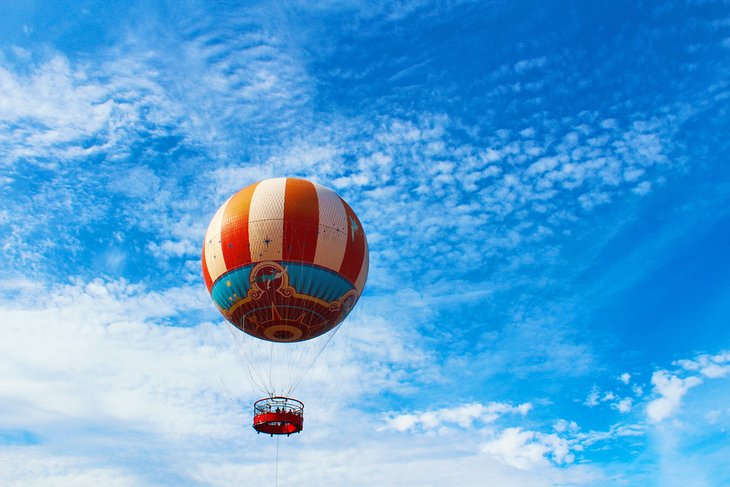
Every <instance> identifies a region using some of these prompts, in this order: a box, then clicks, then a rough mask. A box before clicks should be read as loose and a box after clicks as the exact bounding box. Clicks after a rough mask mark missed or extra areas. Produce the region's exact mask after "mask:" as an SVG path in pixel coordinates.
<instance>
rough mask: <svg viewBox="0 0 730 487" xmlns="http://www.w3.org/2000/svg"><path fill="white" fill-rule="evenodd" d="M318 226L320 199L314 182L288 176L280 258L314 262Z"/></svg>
mask: <svg viewBox="0 0 730 487" xmlns="http://www.w3.org/2000/svg"><path fill="white" fill-rule="evenodd" d="M318 229H319V202H318V200H317V190H316V188H315V187H314V184H312V183H310V182H309V181H305V180H303V179H295V178H287V180H286V189H285V193H284V245H283V248H282V259H283V260H294V261H302V262H308V263H311V262H313V261H314V254H315V252H316V250H317V234H318Z"/></svg>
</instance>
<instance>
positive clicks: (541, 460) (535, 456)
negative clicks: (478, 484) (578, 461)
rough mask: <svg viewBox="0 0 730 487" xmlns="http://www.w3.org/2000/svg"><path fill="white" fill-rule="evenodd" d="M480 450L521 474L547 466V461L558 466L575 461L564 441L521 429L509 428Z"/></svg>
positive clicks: (553, 436) (550, 435)
mask: <svg viewBox="0 0 730 487" xmlns="http://www.w3.org/2000/svg"><path fill="white" fill-rule="evenodd" d="M481 448H482V451H483V452H484V453H487V454H489V455H491V456H493V457H494V458H496V459H497V460H499V461H500V462H502V463H505V464H507V465H511V466H513V467H516V468H519V469H522V470H526V469H530V468H533V467H536V466H544V465H547V464H548V460H547V457H549V458H550V459H551V460H552V461H553V462H555V463H557V464H565V463H572V462H573V461H574V460H575V456H574V455H573V454H572V453H570V446H569V444H568V441H567V440H565V439H564V438H560V437H559V436H557V435H555V434H542V433H537V432H535V431H523V430H522V429H521V428H506V429H504V430H502V431H501V433H500V434H499V435H498V436H497V437H496V438H494V439H493V440H490V441H488V442H486V443H484V444H482V447H481Z"/></svg>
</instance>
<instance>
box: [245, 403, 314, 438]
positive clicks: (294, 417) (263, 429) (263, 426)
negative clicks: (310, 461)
mask: <svg viewBox="0 0 730 487" xmlns="http://www.w3.org/2000/svg"><path fill="white" fill-rule="evenodd" d="M303 427H304V403H302V402H301V401H298V400H296V399H292V398H290V397H283V396H274V397H266V398H264V399H259V400H258V401H256V402H255V403H254V405H253V429H255V430H256V431H257V432H258V433H264V434H267V435H271V436H274V435H286V436H289V435H291V434H292V433H299V432H300V431H302V428H303Z"/></svg>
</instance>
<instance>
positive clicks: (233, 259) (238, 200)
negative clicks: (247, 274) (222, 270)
mask: <svg viewBox="0 0 730 487" xmlns="http://www.w3.org/2000/svg"><path fill="white" fill-rule="evenodd" d="M257 185H258V183H254V184H252V185H250V186H248V187H246V188H244V189H242V190H241V191H239V192H238V193H236V194H234V195H233V197H232V198H231V200H230V201H229V202H228V205H227V206H226V210H225V212H224V213H223V222H222V225H221V245H222V247H223V258H224V259H225V261H226V268H227V269H228V270H231V269H235V268H236V267H240V266H242V265H246V264H250V263H251V248H250V243H249V241H248V214H249V210H250V208H251V198H252V197H253V192H254V190H255V189H256V186H257Z"/></svg>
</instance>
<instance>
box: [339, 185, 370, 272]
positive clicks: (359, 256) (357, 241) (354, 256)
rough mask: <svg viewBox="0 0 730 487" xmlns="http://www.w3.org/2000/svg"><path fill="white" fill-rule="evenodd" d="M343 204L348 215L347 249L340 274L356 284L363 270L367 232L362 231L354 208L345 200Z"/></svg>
mask: <svg viewBox="0 0 730 487" xmlns="http://www.w3.org/2000/svg"><path fill="white" fill-rule="evenodd" d="M340 199H342V198H340ZM342 204H343V205H344V207H345V213H346V214H347V248H346V249H345V257H344V259H342V265H341V266H340V274H342V275H343V276H344V277H346V278H347V279H348V280H349V281H350V282H351V283H353V284H354V283H355V281H356V280H357V277H358V275H359V274H360V269H362V264H363V259H364V258H365V252H366V251H367V244H366V242H365V232H364V231H363V229H362V225H361V224H360V220H358V218H357V215H355V212H354V211H352V208H350V205H348V204H347V202H345V200H342Z"/></svg>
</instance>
